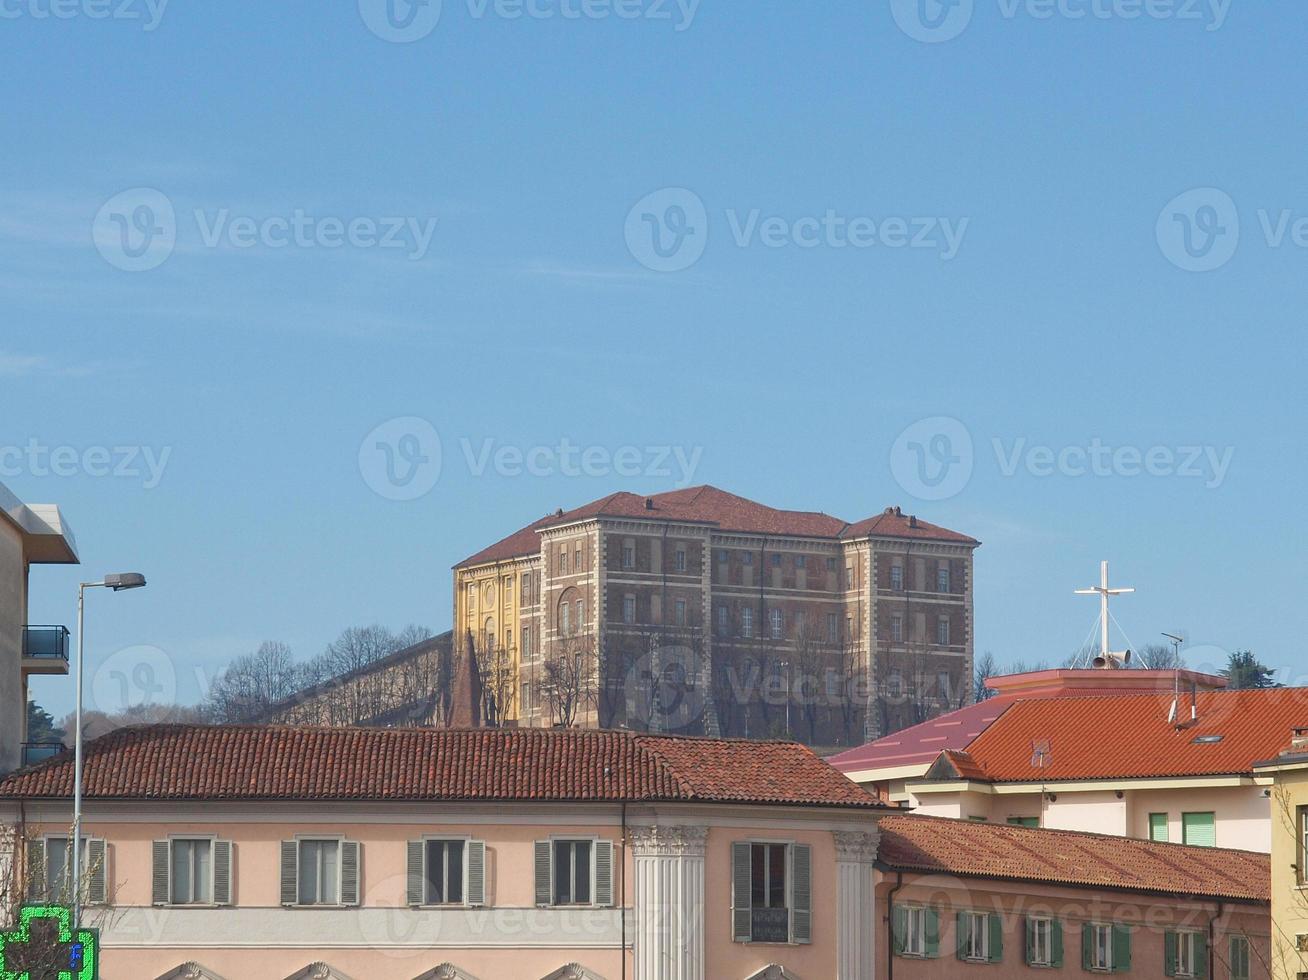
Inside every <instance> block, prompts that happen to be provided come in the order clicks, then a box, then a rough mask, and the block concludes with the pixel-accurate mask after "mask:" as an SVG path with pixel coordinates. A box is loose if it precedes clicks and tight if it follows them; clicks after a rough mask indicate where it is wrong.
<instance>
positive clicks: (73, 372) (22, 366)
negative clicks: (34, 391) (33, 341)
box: [0, 350, 114, 378]
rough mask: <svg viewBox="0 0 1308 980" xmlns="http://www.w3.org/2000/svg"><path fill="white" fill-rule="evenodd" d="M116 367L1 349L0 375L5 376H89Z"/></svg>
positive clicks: (103, 363)
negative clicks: (64, 360) (66, 361)
mask: <svg viewBox="0 0 1308 980" xmlns="http://www.w3.org/2000/svg"><path fill="white" fill-rule="evenodd" d="M112 367H114V365H111V364H109V363H107V362H87V363H83V364H60V363H58V362H56V361H53V360H51V359H50V358H48V357H45V356H44V355H41V354H16V353H13V352H11V351H4V350H0V377H3V378H32V377H47V378H87V377H90V376H91V375H94V374H100V373H102V372H104V371H107V370H109V369H111V368H112Z"/></svg>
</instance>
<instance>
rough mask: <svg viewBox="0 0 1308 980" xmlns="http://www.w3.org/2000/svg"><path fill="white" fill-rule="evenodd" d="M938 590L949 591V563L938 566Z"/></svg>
mask: <svg viewBox="0 0 1308 980" xmlns="http://www.w3.org/2000/svg"><path fill="white" fill-rule="evenodd" d="M936 591H937V592H948V591H949V566H948V565H937V566H936Z"/></svg>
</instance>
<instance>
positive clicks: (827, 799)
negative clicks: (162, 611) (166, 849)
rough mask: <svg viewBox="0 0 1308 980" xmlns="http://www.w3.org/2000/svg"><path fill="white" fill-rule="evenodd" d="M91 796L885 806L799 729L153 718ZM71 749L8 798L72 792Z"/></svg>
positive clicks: (113, 740)
mask: <svg viewBox="0 0 1308 980" xmlns="http://www.w3.org/2000/svg"><path fill="white" fill-rule="evenodd" d="M85 761H86V768H85V778H86V783H85V785H86V795H87V798H88V799H100V800H108V799H123V800H147V799H148V800H242V799H247V800H378V801H379V800H423V801H428V800H430V801H439V800H486V801H527V800H539V801H553V802H565V801H572V802H577V801H595V802H622V801H627V802H654V801H676V802H704V803H757V804H764V805H780V806H820V807H876V806H879V805H880V804H879V803H878V801H877V800H876V798H875V797H873V796H871V795H869V794H868V793H866V792H864V791H863V790H862V789H860V788H859V787H857V786H856V785H854V784H853V783H851V782H850V781H849V780H848V779H846V778H845V777H844V776H842V775H841V774H840V773H839V772H837V771H836V770H834V769H832V768H831V767H830V766H829V765H827V764H826V763H825V762H823V761H822V760H821V759H819V758H817V756H815V755H813V753H812V752H811V751H809V750H808V749H807V748H805V747H804V746H802V745H799V744H796V743H793V742H747V741H743V740H717V739H688V738H674V737H671V736H659V735H642V734H636V733H632V732H608V731H581V730H555V729H539V728H524V729H476V730H461V729H348V728H289V727H277V726H215V727H205V726H198V725H157V726H150V727H140V728H123V729H119V730H118V731H115V732H112V733H110V734H109V735H106V736H104V737H103V738H99V739H96V740H95V741H93V742H91V743H89V744H88V746H87V748H86V760H85ZM72 788H73V760H72V757H71V754H69V753H66V752H65V753H64V754H62V755H60V756H58V757H56V758H54V759H52V760H50V761H48V762H45V763H43V764H41V765H39V766H36V767H34V768H30V769H24V770H20V771H19V772H17V773H14V774H12V775H10V776H9V777H8V778H6V779H5V780H3V781H0V799H24V800H32V799H50V798H68V797H70V796H71V795H72Z"/></svg>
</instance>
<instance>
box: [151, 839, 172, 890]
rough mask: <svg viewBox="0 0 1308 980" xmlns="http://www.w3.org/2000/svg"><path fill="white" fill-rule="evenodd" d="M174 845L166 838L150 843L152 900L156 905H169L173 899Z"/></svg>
mask: <svg viewBox="0 0 1308 980" xmlns="http://www.w3.org/2000/svg"><path fill="white" fill-rule="evenodd" d="M171 851H172V847H171V845H170V844H169V842H168V841H166V840H157V841H154V842H153V843H152V844H151V845H150V901H151V903H152V904H154V905H167V904H168V902H169V901H170V900H171V899H172V893H171V892H172V887H171V886H172V879H171V878H170V873H171V871H172V860H171V857H172V853H171Z"/></svg>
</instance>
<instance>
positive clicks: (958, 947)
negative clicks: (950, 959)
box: [954, 912, 968, 960]
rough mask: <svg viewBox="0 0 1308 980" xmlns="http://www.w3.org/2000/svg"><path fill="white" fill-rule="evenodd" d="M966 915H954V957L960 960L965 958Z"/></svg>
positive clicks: (961, 913)
mask: <svg viewBox="0 0 1308 980" xmlns="http://www.w3.org/2000/svg"><path fill="white" fill-rule="evenodd" d="M967 915H968V914H967V913H966V912H956V913H954V955H955V956H957V957H958V958H959V959H960V960H961V959H965V958H966V950H967Z"/></svg>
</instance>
